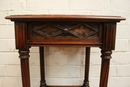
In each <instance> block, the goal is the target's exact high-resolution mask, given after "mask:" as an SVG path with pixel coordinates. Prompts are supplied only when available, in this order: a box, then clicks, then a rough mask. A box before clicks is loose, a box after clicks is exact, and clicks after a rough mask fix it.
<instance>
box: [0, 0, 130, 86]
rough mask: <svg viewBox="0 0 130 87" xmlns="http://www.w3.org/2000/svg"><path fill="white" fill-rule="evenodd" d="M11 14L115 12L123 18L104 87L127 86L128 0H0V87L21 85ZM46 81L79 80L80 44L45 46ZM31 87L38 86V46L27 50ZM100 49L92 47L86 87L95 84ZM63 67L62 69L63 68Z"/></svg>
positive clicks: (81, 68) (129, 50)
mask: <svg viewBox="0 0 130 87" xmlns="http://www.w3.org/2000/svg"><path fill="white" fill-rule="evenodd" d="M14 14H85V15H91V14H92V15H118V16H123V17H125V18H126V19H127V20H126V21H122V22H121V23H119V24H118V25H117V40H116V50H115V51H113V55H112V56H113V58H112V59H111V67H110V75H109V84H108V87H130V0H0V87H22V84H21V77H20V76H21V73H20V65H19V64H20V62H19V58H18V53H17V50H15V39H14V25H13V22H11V21H9V20H5V19H4V17H5V16H8V15H14ZM45 50H46V51H45V57H46V60H45V63H46V80H47V84H50V85H80V84H82V82H83V76H84V75H83V72H84V54H85V53H84V48H83V47H74V48H66V47H46V49H45ZM30 55H31V57H30V65H31V68H30V69H31V87H38V86H39V80H40V79H39V77H40V76H39V59H38V57H39V54H38V48H37V47H35V48H34V47H32V48H31V53H30ZM100 61H101V58H100V49H99V48H92V53H91V62H90V63H91V66H90V87H98V85H99V75H100ZM63 68H64V69H63Z"/></svg>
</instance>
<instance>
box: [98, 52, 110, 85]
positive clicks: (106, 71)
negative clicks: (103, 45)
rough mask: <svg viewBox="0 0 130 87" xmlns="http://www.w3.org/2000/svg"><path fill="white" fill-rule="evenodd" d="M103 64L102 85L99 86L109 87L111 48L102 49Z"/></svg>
mask: <svg viewBox="0 0 130 87" xmlns="http://www.w3.org/2000/svg"><path fill="white" fill-rule="evenodd" d="M101 53H102V55H101V58H102V65H101V76H100V86H99V87H107V82H108V74H109V65H110V59H111V54H112V51H111V50H102V51H101Z"/></svg>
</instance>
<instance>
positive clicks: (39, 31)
mask: <svg viewBox="0 0 130 87" xmlns="http://www.w3.org/2000/svg"><path fill="white" fill-rule="evenodd" d="M5 18H6V19H10V20H12V21H14V22H15V38H16V49H18V50H19V54H20V59H21V70H22V82H23V87H30V75H29V47H31V46H39V51H40V70H41V84H40V87H58V86H48V85H47V84H46V82H45V69H44V46H46V45H47V46H48V45H55V46H62V45H65V46H85V47H86V58H85V76H84V83H83V85H82V87H89V59H90V47H100V48H101V50H102V51H101V53H102V55H101V58H102V64H101V76H100V86H99V87H107V82H108V75H109V65H110V64H109V63H110V59H111V54H112V50H114V49H115V38H116V37H115V36H116V23H117V22H120V21H121V20H125V18H123V17H120V16H94V15H11V16H7V17H5ZM62 87H72V86H62ZM73 87H81V86H73Z"/></svg>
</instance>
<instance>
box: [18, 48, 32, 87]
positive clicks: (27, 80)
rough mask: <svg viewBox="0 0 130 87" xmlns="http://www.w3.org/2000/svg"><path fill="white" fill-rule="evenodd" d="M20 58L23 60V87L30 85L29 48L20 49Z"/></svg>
mask: <svg viewBox="0 0 130 87" xmlns="http://www.w3.org/2000/svg"><path fill="white" fill-rule="evenodd" d="M19 54H20V56H19V58H20V60H21V74H22V84H23V87H30V73H29V50H26V51H22V50H19Z"/></svg>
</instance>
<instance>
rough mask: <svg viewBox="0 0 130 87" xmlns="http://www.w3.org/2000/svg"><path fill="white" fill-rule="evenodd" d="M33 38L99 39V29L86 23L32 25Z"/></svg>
mask: <svg viewBox="0 0 130 87" xmlns="http://www.w3.org/2000/svg"><path fill="white" fill-rule="evenodd" d="M32 29H33V30H32V36H33V37H44V38H88V37H91V36H96V37H98V35H97V34H98V31H99V29H98V27H96V28H95V27H93V26H90V25H88V24H86V23H79V24H43V25H39V26H35V25H32Z"/></svg>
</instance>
